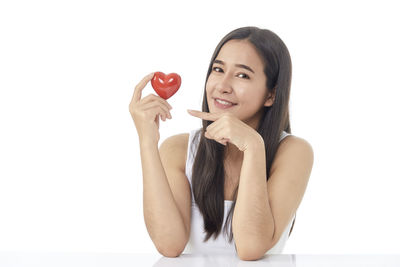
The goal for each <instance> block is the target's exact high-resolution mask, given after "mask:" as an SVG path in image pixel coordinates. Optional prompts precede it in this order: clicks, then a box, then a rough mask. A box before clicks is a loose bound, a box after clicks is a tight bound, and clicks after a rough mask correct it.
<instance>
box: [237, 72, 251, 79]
mask: <svg viewBox="0 0 400 267" xmlns="http://www.w3.org/2000/svg"><path fill="white" fill-rule="evenodd" d="M241 74H243V75H244V76H245V77H244V78H245V79H249V78H250V77H249V76H248V75H247V74H244V73H239V75H241Z"/></svg>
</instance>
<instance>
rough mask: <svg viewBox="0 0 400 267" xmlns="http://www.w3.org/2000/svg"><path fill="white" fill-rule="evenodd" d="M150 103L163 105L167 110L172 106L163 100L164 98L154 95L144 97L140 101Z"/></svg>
mask: <svg viewBox="0 0 400 267" xmlns="http://www.w3.org/2000/svg"><path fill="white" fill-rule="evenodd" d="M150 101H158V102H160V103H161V104H163V105H165V106H166V107H167V108H168V109H172V106H171V105H170V104H169V103H168V102H167V100H165V99H164V98H161V97H159V96H157V95H155V94H149V95H147V96H145V97H143V99H142V100H140V102H141V103H148V102H150Z"/></svg>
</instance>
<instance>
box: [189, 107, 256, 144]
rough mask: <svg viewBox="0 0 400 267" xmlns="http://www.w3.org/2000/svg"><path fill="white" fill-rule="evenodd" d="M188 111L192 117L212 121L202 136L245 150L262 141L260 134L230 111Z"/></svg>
mask: <svg viewBox="0 0 400 267" xmlns="http://www.w3.org/2000/svg"><path fill="white" fill-rule="evenodd" d="M188 112H189V114H190V115H192V116H194V117H198V118H200V119H203V120H207V121H214V122H213V123H211V124H210V125H209V126H208V127H207V129H206V132H205V135H204V136H205V137H206V138H208V139H214V140H215V141H217V142H218V143H220V144H223V145H226V144H227V142H229V143H232V144H234V145H235V146H236V147H237V148H238V149H239V150H240V151H245V150H246V149H248V148H249V147H254V146H257V145H260V144H262V143H260V141H262V142H263V139H262V137H261V135H260V134H259V133H258V132H257V131H256V130H254V129H253V128H252V127H250V126H248V125H247V124H246V123H244V122H243V121H241V120H240V119H238V118H236V117H235V116H234V115H232V114H231V113H228V112H222V113H208V112H201V111H197V110H189V109H188Z"/></svg>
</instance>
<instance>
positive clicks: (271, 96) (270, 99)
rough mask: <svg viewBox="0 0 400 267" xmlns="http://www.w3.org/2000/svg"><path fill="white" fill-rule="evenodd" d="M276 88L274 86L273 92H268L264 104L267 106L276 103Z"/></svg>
mask: <svg viewBox="0 0 400 267" xmlns="http://www.w3.org/2000/svg"><path fill="white" fill-rule="evenodd" d="M275 89H276V88H275V87H274V89H272V93H271V92H268V96H267V99H266V100H265V103H264V106H265V107H270V106H272V104H274V101H275V94H276V90H275Z"/></svg>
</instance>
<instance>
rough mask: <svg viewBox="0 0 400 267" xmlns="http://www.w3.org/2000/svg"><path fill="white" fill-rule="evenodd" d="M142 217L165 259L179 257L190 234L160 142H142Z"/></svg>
mask: <svg viewBox="0 0 400 267" xmlns="http://www.w3.org/2000/svg"><path fill="white" fill-rule="evenodd" d="M140 155H141V160H142V173H143V214H144V220H145V224H146V227H147V231H148V232H149V235H150V237H151V239H152V241H153V243H154V244H155V246H156V247H157V250H158V251H159V252H160V253H161V254H163V255H164V256H172V257H175V256H178V255H179V254H180V253H181V252H182V251H183V249H184V247H185V245H186V241H187V237H188V234H189V233H186V228H185V225H184V221H183V218H182V216H181V214H180V212H179V209H178V207H177V205H176V203H175V200H174V197H173V194H172V191H171V189H170V186H169V183H168V179H167V176H166V174H165V170H164V167H163V165H162V163H161V158H160V154H159V150H158V145H157V142H151V141H147V142H146V141H141V142H140Z"/></svg>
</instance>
